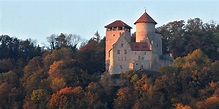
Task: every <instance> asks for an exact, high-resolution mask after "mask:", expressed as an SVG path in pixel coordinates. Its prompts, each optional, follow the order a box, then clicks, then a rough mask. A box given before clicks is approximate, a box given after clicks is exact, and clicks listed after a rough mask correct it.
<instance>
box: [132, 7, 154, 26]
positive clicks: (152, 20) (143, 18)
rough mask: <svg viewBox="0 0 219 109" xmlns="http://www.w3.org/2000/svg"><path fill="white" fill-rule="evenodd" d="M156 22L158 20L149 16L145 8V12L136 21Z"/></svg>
mask: <svg viewBox="0 0 219 109" xmlns="http://www.w3.org/2000/svg"><path fill="white" fill-rule="evenodd" d="M136 23H155V24H157V22H156V21H155V20H154V19H153V18H151V16H149V15H148V14H147V12H146V9H145V13H144V14H143V15H142V16H141V17H140V18H139V19H138V20H137V21H136V22H135V23H134V24H136Z"/></svg>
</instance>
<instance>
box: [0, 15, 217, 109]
mask: <svg viewBox="0 0 219 109" xmlns="http://www.w3.org/2000/svg"><path fill="white" fill-rule="evenodd" d="M157 32H159V33H161V34H162V35H163V36H164V37H163V53H164V54H167V53H173V56H174V63H173V64H172V65H171V66H162V67H160V68H159V72H152V71H134V70H130V71H127V72H124V73H123V74H121V75H109V74H107V73H106V72H104V70H105V67H104V63H105V62H104V60H105V37H103V38H101V37H100V35H99V34H98V32H96V33H95V34H94V36H93V37H92V38H90V39H89V40H88V41H82V40H81V37H80V36H78V35H72V34H63V33H61V34H59V35H55V34H52V35H50V36H48V37H46V36H45V38H47V43H48V44H49V46H48V47H45V46H39V45H37V44H36V42H35V41H34V40H32V39H26V40H22V39H18V38H16V37H10V36H8V35H1V36H0V109H112V108H115V109H218V108H219V24H216V23H215V22H213V21H211V22H208V23H204V22H202V20H201V19H200V18H194V19H188V20H187V21H184V20H180V21H173V22H169V23H167V24H164V25H162V26H160V27H158V28H157ZM132 36H133V40H134V36H135V33H133V35H132ZM115 82H118V83H120V84H117V85H115Z"/></svg>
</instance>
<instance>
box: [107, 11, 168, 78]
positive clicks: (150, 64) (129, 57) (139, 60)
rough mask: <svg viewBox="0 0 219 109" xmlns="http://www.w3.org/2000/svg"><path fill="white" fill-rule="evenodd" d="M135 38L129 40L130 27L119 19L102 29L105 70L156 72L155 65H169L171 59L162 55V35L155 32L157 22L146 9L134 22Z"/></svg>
mask: <svg viewBox="0 0 219 109" xmlns="http://www.w3.org/2000/svg"><path fill="white" fill-rule="evenodd" d="M134 24H135V25H136V36H135V39H136V41H131V29H132V27H130V26H129V25H127V24H126V23H124V22H123V21H121V20H116V21H114V22H112V23H110V24H108V25H106V26H105V28H106V54H105V56H106V57H105V65H106V72H108V73H109V74H121V73H124V72H125V71H128V70H151V71H158V68H159V66H165V65H170V64H171V63H172V58H171V57H170V56H169V55H163V54H162V37H163V36H162V34H160V33H159V32H157V31H156V29H155V25H156V24H157V22H156V21H155V20H153V18H151V17H150V16H149V15H148V14H147V13H146V11H145V12H144V13H143V15H142V16H141V17H140V18H139V19H138V20H137V21H136V22H135V23H134Z"/></svg>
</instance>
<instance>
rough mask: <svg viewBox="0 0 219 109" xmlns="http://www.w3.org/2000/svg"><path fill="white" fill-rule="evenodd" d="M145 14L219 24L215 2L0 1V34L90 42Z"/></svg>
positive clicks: (217, 2)
mask: <svg viewBox="0 0 219 109" xmlns="http://www.w3.org/2000/svg"><path fill="white" fill-rule="evenodd" d="M145 9H146V12H147V13H148V14H149V15H150V16H151V17H152V18H153V19H154V20H155V21H156V22H157V23H158V24H157V25H156V27H159V26H162V25H164V24H167V23H168V22H171V21H176V20H185V21H187V20H188V19H191V18H192V19H193V18H201V19H202V21H203V22H205V23H207V22H210V21H212V20H213V21H215V22H216V24H219V0H0V35H9V36H11V37H17V38H19V39H23V40H24V39H29V38H31V39H32V40H36V41H37V43H38V44H40V45H48V43H47V40H46V37H49V36H50V35H51V34H60V33H65V34H77V35H80V36H81V37H82V38H84V39H90V38H92V37H93V36H94V33H95V32H96V31H98V32H99V34H100V35H101V36H102V37H104V36H105V28H104V26H105V25H107V24H109V23H111V22H113V21H115V20H122V21H124V22H125V23H126V24H128V25H130V26H131V27H133V29H132V33H133V32H135V25H134V22H135V21H136V20H137V19H138V18H139V17H140V16H141V15H142V14H143V13H144V12H145Z"/></svg>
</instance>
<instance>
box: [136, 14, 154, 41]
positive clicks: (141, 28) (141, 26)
mask: <svg viewBox="0 0 219 109" xmlns="http://www.w3.org/2000/svg"><path fill="white" fill-rule="evenodd" d="M134 24H135V25H136V42H149V39H148V38H150V37H152V36H153V34H154V33H155V25H156V24H157V23H156V22H155V21H154V20H153V19H152V18H151V17H150V16H149V15H148V14H147V13H146V11H145V13H144V14H143V15H142V16H141V17H140V18H139V19H138V20H137V21H136V22H135V23H134Z"/></svg>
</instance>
